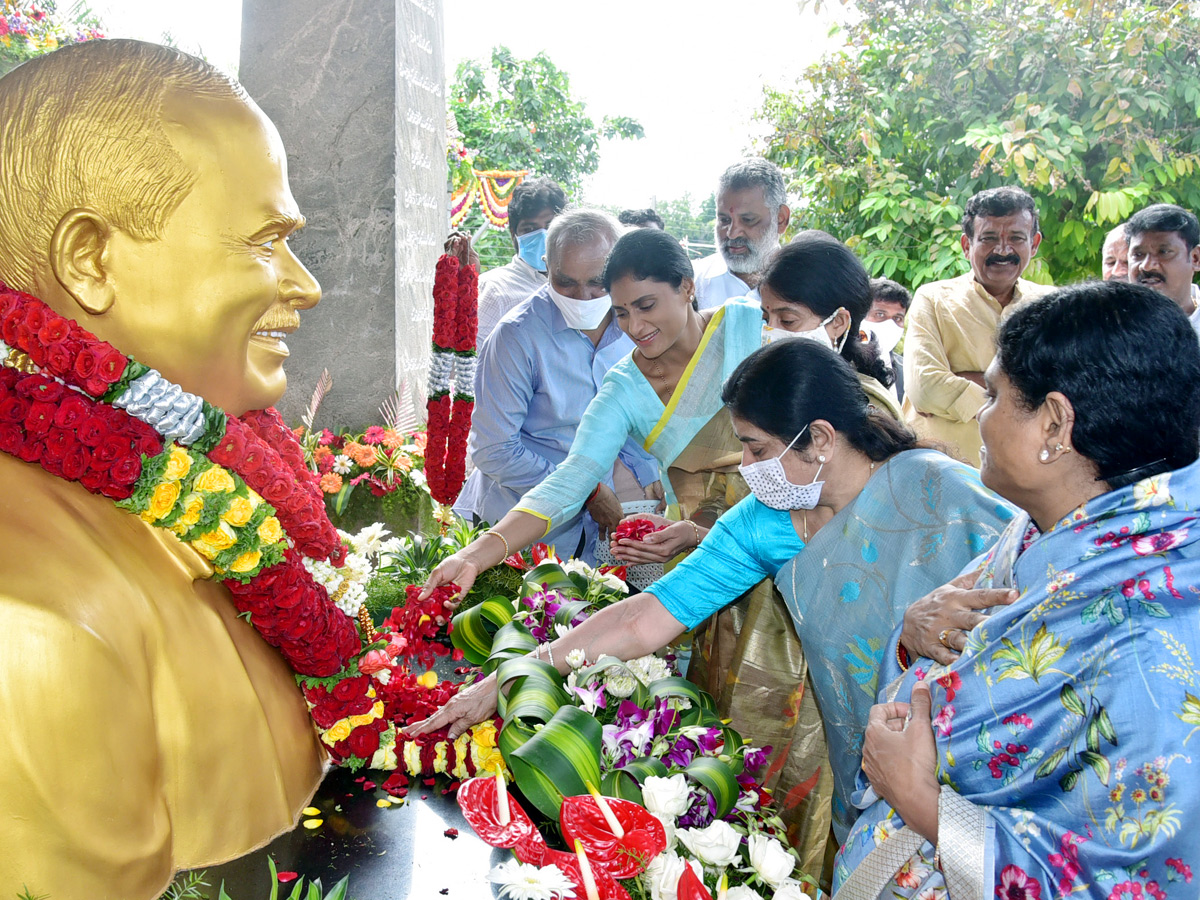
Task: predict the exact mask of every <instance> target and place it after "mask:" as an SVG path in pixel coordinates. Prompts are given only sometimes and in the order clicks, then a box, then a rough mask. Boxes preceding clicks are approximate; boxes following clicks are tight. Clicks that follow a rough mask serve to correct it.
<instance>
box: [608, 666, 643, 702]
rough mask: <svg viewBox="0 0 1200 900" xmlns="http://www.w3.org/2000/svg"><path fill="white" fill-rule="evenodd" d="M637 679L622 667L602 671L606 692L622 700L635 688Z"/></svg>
mask: <svg viewBox="0 0 1200 900" xmlns="http://www.w3.org/2000/svg"><path fill="white" fill-rule="evenodd" d="M637 684H638V683H637V679H636V678H634V677H633V676H632V675H630V674H628V673H627V672H625V671H624V670H623V669H609V670H608V671H607V672H605V673H604V687H605V689H606V690H607V691H608V693H609V694H610V695H611V696H613V697H617V698H619V699H621V700H624V699H625V698H626V697H629V696H631V695H632V694H633V692H634V690H636V689H637Z"/></svg>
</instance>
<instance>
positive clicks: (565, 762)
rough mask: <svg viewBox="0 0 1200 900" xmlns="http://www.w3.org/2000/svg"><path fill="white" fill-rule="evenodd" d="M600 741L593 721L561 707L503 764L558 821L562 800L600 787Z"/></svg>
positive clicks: (545, 812)
mask: <svg viewBox="0 0 1200 900" xmlns="http://www.w3.org/2000/svg"><path fill="white" fill-rule="evenodd" d="M600 737H601V728H600V723H599V722H598V721H596V719H595V718H593V717H592V716H589V715H588V714H587V713H585V712H584V711H583V710H582V709H579V708H578V707H576V706H564V707H562V708H560V709H559V710H558V712H556V713H555V714H554V717H553V718H552V719H551V720H550V721H549V722H547V723H546V725H545V726H544V727H543V728H542V729H541V730H540V731H538V732H537V733H536V734H534V735H533V736H532V737H530V738H529V739H528V740H527V741H525V742H524V743H523V744H522V745H521V746H520V747H518V748H517V749H516V750H514V751H513V752H512V753H511V754H510V756H509V758H508V759H507V760H506V762H507V763H508V765H509V766H510V767H511V769H512V772H513V776H514V778H515V779H516V782H517V784H519V785H520V786H521V793H523V794H524V795H525V797H526V799H528V800H529V802H530V803H532V804H533V805H534V806H536V807H537V808H538V809H539V810H540V811H541V812H542V814H543V815H545V816H548V817H549V818H551V819H554V820H557V819H558V811H559V807H561V806H562V800H563V797H573V796H576V795H578V794H586V793H587V792H588V791H587V785H588V783H591V784H599V783H600ZM735 784H736V783H735ZM735 796H736V794H735Z"/></svg>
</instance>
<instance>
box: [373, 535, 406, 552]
mask: <svg viewBox="0 0 1200 900" xmlns="http://www.w3.org/2000/svg"><path fill="white" fill-rule="evenodd" d="M403 549H404V541H403V540H402V539H401V538H398V537H390V538H388V539H387V540H386V541H383V542H382V543H380V545H379V552H380V553H399V552H400V551H401V550H403Z"/></svg>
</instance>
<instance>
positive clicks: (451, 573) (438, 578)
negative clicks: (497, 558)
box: [417, 551, 479, 724]
mask: <svg viewBox="0 0 1200 900" xmlns="http://www.w3.org/2000/svg"><path fill="white" fill-rule="evenodd" d="M461 553H462V552H461V551H460V552H459V553H454V554H452V555H450V556H447V557H446V558H445V559H443V560H442V561H441V562H440V563H438V565H437V566H436V567H435V568H434V570H433V571H432V572H430V573H429V578H428V579H427V580H426V581H425V585H424V587H422V588H421V593H420V594H419V595H418V596H417V599H418V600H427V599H428V598H429V595H430V594H432V593H433V591H434V589H435V588H439V587H441V586H442V585H443V584H449V583H450V582H454V583H455V584H457V585H458V586H459V588H460V590H459V592H458V594H457V595H456V596H455V597H453V598H451V599H450V600H447V601H446V602H445V603H444V604H443V606H445V607H446V609H447V610H449V611H450V612H454V610H456V609H458V605H459V604H460V603H462V601H463V598H464V597H466V596H467V592H468V591H470V590H471V586H472V585H473V584H475V579H476V578H478V577H479V566H478V565H476V564H475V563H474V562H472V561H471V560H470V559H467V558H466V557H465V556H463V555H461ZM472 724H474V723H472Z"/></svg>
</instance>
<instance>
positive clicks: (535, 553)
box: [529, 541, 558, 566]
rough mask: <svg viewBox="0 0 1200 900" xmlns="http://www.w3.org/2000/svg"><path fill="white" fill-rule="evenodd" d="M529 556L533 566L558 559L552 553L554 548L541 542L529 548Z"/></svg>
mask: <svg viewBox="0 0 1200 900" xmlns="http://www.w3.org/2000/svg"><path fill="white" fill-rule="evenodd" d="M529 555H530V556H531V557H532V558H533V564H534V565H535V566H536V565H539V564H541V563H544V562H545V561H546V560H548V559H549V560H555V559H557V558H558V557H557V556H556V554H555V553H554V548H553V547H551V546H550V545H549V544H544V543H542V542H541V541H539V542H538V543H536V544H534V545H533V546H532V547H530V548H529Z"/></svg>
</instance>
